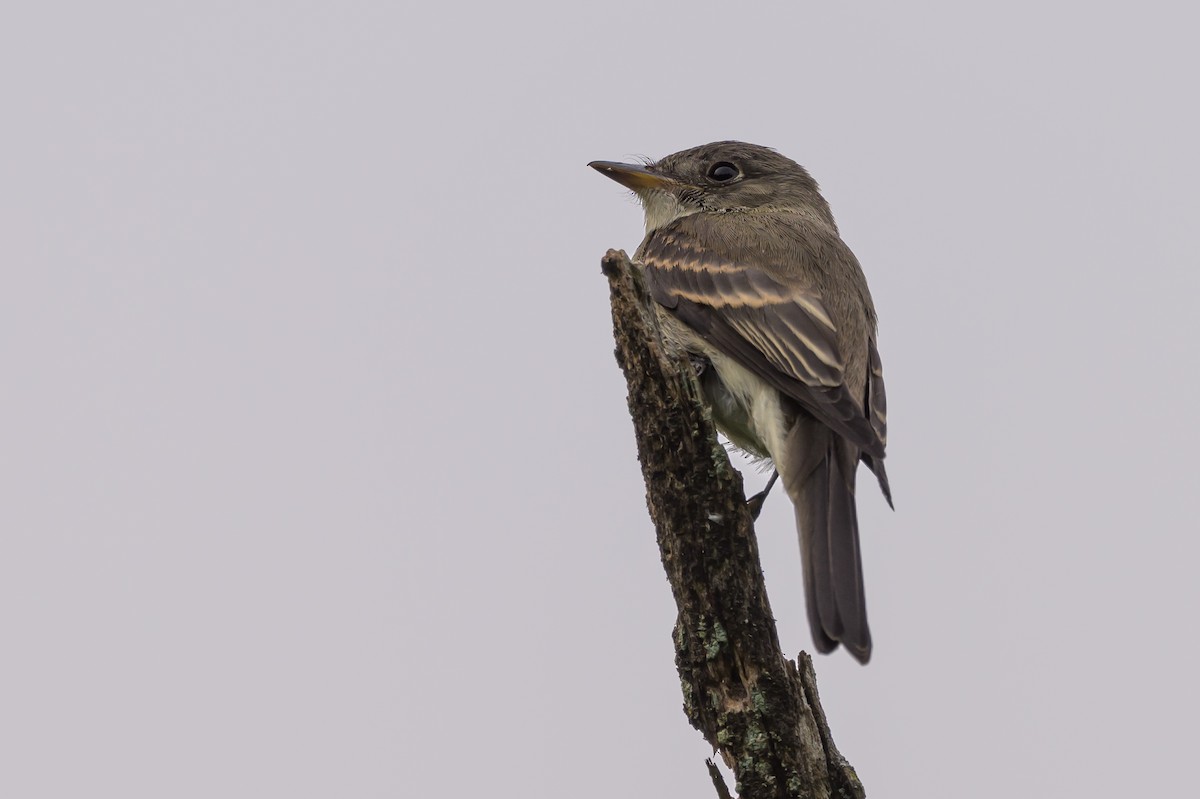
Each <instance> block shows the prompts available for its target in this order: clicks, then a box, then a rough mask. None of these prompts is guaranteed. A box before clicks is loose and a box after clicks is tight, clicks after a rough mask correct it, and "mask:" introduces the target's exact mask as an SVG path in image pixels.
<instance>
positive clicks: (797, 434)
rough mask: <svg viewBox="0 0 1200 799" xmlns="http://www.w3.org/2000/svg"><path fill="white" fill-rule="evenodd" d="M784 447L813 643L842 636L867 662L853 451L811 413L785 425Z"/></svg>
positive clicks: (820, 645)
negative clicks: (785, 448)
mask: <svg viewBox="0 0 1200 799" xmlns="http://www.w3.org/2000/svg"><path fill="white" fill-rule="evenodd" d="M787 452H788V455H789V457H788V459H787V466H788V468H787V470H786V473H784V472H783V470H781V474H782V476H783V480H784V486H785V488H786V489H787V493H788V496H790V497H791V500H792V503H793V504H794V505H795V506H796V527H797V528H798V530H799V533H800V553H801V557H802V558H803V560H804V593H805V598H806V600H807V604H808V623H809V626H810V627H811V628H812V635H813V643H814V644H815V645H816V648H817V651H819V652H831V651H833V650H834V649H836V648H837V645H838V644H839V643H842V644H845V645H846V648H847V649H848V650H850V653H851V654H852V655H854V657H855V658H856V659H857V660H858V661H859V662H860V663H866V662H867V661H868V660H869V659H870V657H871V632H870V630H869V629H868V628H867V604H866V596H865V594H864V592H863V574H862V559H861V557H860V554H859V544H858V513H857V511H856V510H855V505H854V475H855V469H856V467H857V466H858V451H857V450H856V449H855V447H854V446H853V445H851V444H850V443H849V442H847V441H846V440H845V439H843V438H842V437H841V436H839V435H837V434H836V433H834V432H833V431H832V430H830V429H829V428H827V427H826V426H825V425H823V424H821V423H820V422H818V421H817V420H816V419H813V418H812V417H808V416H806V415H802V416H801V418H799V419H797V420H796V423H795V425H794V426H793V427H792V429H791V430H790V431H789V432H788V437H787Z"/></svg>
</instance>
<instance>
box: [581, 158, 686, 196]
mask: <svg viewBox="0 0 1200 799" xmlns="http://www.w3.org/2000/svg"><path fill="white" fill-rule="evenodd" d="M588 166H590V167H591V168H592V169H594V170H596V171H597V172H599V173H600V174H601V175H606V176H608V177H610V178H612V179H613V180H615V181H616V182H617V183H620V184H621V185H622V186H625V187H626V188H629V189H633V190H634V191H645V190H646V189H665V188H666V187H667V186H670V185H671V184H672V183H674V182H675V181H674V180H672V179H671V178H668V177H666V176H665V175H660V174H659V173H657V172H652V171H651V170H650V169H647V168H646V167H644V166H642V165H641V164H622V163H620V162H618V161H592V162H591V163H590V164H588Z"/></svg>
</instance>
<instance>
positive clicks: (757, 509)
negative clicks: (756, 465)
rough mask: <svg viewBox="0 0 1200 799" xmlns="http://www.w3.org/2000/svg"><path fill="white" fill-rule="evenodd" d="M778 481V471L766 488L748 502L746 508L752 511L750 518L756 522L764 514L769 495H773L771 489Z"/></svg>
mask: <svg viewBox="0 0 1200 799" xmlns="http://www.w3.org/2000/svg"><path fill="white" fill-rule="evenodd" d="M778 479H779V472H778V471H776V472H774V473H773V474H772V475H771V479H770V480H768V481H767V487H766V488H764V489H763V490H762V491H759V492H758V493H757V494H755V495H754V496H752V497H750V499H748V500H746V507H747V508H749V509H750V518H751V519H753V520H754V521H758V514H760V513H762V508H763V503H764V502H766V501H767V494H770V493H771V488H772V487H774V485H775V481H776V480H778Z"/></svg>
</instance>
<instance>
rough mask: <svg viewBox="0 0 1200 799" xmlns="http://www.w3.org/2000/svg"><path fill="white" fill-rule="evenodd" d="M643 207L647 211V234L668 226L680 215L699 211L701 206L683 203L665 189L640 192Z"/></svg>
mask: <svg viewBox="0 0 1200 799" xmlns="http://www.w3.org/2000/svg"><path fill="white" fill-rule="evenodd" d="M638 199H639V200H641V202H642V209H643V210H644V211H645V212H646V234H647V235H649V234H650V233H651V232H652V231H655V230H658V229H659V228H660V227H666V226H667V225H669V224H671V223H672V222H674V221H675V220H676V219H679V218H680V217H684V216H688V215H689V214H694V213H696V212H698V211H699V210H700V209H699V208H694V207H689V206H686V205H683V204H682V203H680V202H679V200H677V199H675V195H674V194H671V193H670V192H665V191H647V192H646V193H644V194H642V193H639V194H638Z"/></svg>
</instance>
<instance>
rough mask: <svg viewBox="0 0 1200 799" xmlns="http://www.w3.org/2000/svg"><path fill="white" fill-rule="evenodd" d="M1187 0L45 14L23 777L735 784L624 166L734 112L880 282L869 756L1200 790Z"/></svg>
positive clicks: (789, 609)
mask: <svg viewBox="0 0 1200 799" xmlns="http://www.w3.org/2000/svg"><path fill="white" fill-rule="evenodd" d="M30 5H32V4H30ZM1131 5H1132V4H1131ZM1185 8H1186V5H1185V4H1183V3H1179V4H1166V3H1159V4H1154V3H1150V4H1144V3H1143V4H1138V7H1137V9H1136V10H1134V9H1132V8H1129V9H1121V8H1118V7H1117V6H1116V4H1106V3H1100V4H1097V3H1084V2H1078V3H1064V2H1055V3H1044V2H1016V3H1002V4H994V3H993V4H986V5H983V4H963V3H956V2H916V3H902V4H874V7H872V8H868V7H856V8H853V9H837V10H831V9H828V8H820V7H818V5H817V4H815V3H782V2H781V3H775V4H758V3H739V4H736V5H735V4H727V3H713V2H699V1H697V0H693V1H692V2H686V3H683V2H681V3H671V4H668V3H651V4H647V3H644V2H609V3H604V4H598V3H597V4H587V5H572V4H562V3H551V2H542V3H534V2H512V3H497V4H482V3H479V4H474V5H472V4H465V5H463V4H457V5H452V4H433V3H426V4H423V5H422V6H421V7H419V8H414V7H412V5H411V4H406V3H397V4H385V3H378V4H364V3H327V4H315V3H297V2H287V3H285V2H275V3H250V4H247V3H206V4H182V3H161V2H160V3H145V4H129V3H109V4H54V3H47V4H39V5H38V6H37V9H36V10H30V9H28V8H27V9H26V10H24V11H21V10H15V9H14V8H9V9H7V10H6V11H4V12H3V13H2V14H0V31H2V32H0V83H2V86H0V88H2V95H0V96H2V102H3V132H2V134H0V141H2V142H3V149H2V154H0V231H2V232H0V257H2V264H3V272H2V276H3V285H2V286H0V292H2V293H0V348H2V350H0V366H2V368H3V379H2V381H0V410H2V414H0V419H2V421H0V486H2V491H3V501H2V503H0V636H2V645H3V652H2V658H0V752H2V755H0V757H2V759H3V765H2V766H0V794H2V795H4V796H6V797H81V796H105V797H107V796H113V797H164V796H170V797H211V796H230V797H263V796H287V797H330V796H339V797H341V796H346V797H376V796H377V797H383V796H402V795H411V796H447V797H460V796H461V797H475V796H517V795H521V796H529V797H561V796H571V797H611V796H647V797H649V796H709V795H711V791H712V787H711V785H710V784H709V783H708V778H707V776H706V774H705V770H704V767H703V763H702V760H703V758H704V757H705V756H706V755H707V754H709V750H708V749H707V747H706V746H705V745H704V743H703V742H702V740H701V738H700V736H699V734H698V733H696V732H695V731H694V730H692V729H691V728H690V727H689V726H688V725H687V722H686V720H685V718H684V715H683V713H682V711H681V695H680V692H679V687H678V683H677V680H676V677H675V672H674V664H673V650H672V646H671V634H670V633H671V625H672V623H673V620H674V606H673V603H672V601H671V598H670V594H669V591H668V587H667V584H666V581H665V579H664V577H663V573H662V569H661V566H660V564H659V562H658V557H657V551H656V548H655V544H654V537H653V531H652V529H651V527H650V525H649V522H648V520H647V517H646V513H645V509H644V504H643V488H642V483H641V476H640V473H639V471H638V465H637V461H636V456H635V452H634V443H633V435H632V430H631V426H630V423H629V420H628V417H627V414H626V410H625V403H624V393H625V387H624V383H623V380H622V378H621V376H620V373H619V371H618V369H617V366H616V364H615V363H614V360H613V357H612V342H611V337H610V328H609V318H608V298H607V289H606V285H605V282H604V280H603V278H602V277H601V275H600V270H599V260H600V256H601V255H602V254H603V253H604V251H605V249H606V248H608V247H610V246H615V247H623V248H626V249H627V250H630V251H632V249H633V248H634V247H636V245H637V244H638V241H639V240H640V237H641V212H640V210H639V208H638V207H637V205H636V203H635V202H634V201H633V199H632V198H631V197H630V196H629V194H628V193H627V192H624V191H623V190H622V189H621V188H620V187H619V186H617V185H616V184H614V183H612V182H611V181H608V180H605V179H604V178H603V177H601V176H599V175H597V174H595V173H594V172H592V171H591V170H589V169H587V168H586V167H585V164H586V163H587V161H589V160H592V159H613V160H617V159H622V158H629V157H632V156H635V155H648V156H652V157H658V156H662V155H665V154H667V153H670V152H673V151H675V150H679V149H683V148H685V147H689V146H693V145H696V144H700V143H703V142H706V141H711V140H715V139H722V138H738V139H743V140H747V141H752V142H756V143H761V144H766V145H769V146H773V147H776V148H778V149H779V150H781V151H782V152H784V153H785V154H787V155H789V156H792V157H793V158H795V159H796V160H798V161H800V162H801V163H803V164H805V165H806V166H807V167H808V168H809V169H810V170H811V171H812V172H813V174H814V175H815V176H816V177H817V179H818V180H819V181H820V182H821V183H822V186H823V187H824V191H825V195H826V197H827V198H828V199H829V200H830V202H831V203H832V205H833V209H834V212H835V214H836V216H837V218H838V220H839V223H840V225H841V228H842V233H843V236H844V237H845V239H846V240H847V241H848V242H849V244H850V245H851V247H853V248H854V250H855V251H856V253H857V254H858V256H859V258H860V260H861V261H862V263H863V265H864V268H865V270H866V272H867V275H868V278H869V280H870V283H871V286H872V290H873V292H874V296H875V300H876V304H877V306H878V308H879V311H880V316H881V320H882V322H881V349H882V353H883V358H884V364H885V369H886V373H887V380H888V392H889V400H890V402H891V408H890V411H891V412H890V422H891V428H890V432H891V438H890V442H889V443H890V448H889V456H890V457H889V462H888V468H889V471H890V473H891V475H892V485H893V487H894V490H895V494H896V507H897V510H896V512H895V513H892V512H890V511H888V510H887V509H886V507H885V505H884V503H883V501H882V499H881V498H880V496H879V495H878V492H877V491H876V490H875V488H874V486H873V485H872V481H870V480H864V481H863V491H862V496H861V499H860V503H859V505H860V513H861V516H862V527H863V531H864V549H865V560H866V574H867V587H868V598H869V604H870V609H871V619H872V625H873V630H874V633H875V641H876V650H875V657H874V659H873V661H872V663H871V665H870V666H868V667H866V668H862V667H859V666H858V665H857V664H856V663H854V662H853V661H852V660H851V659H850V658H849V657H848V656H846V655H845V653H838V654H837V655H836V656H831V657H821V658H818V661H817V670H818V676H819V679H820V687H821V691H822V696H823V698H824V702H825V707H826V709H827V711H828V713H829V715H830V718H831V721H832V725H833V731H834V734H835V737H836V740H837V743H838V744H839V746H840V747H841V749H842V751H843V752H844V754H845V755H846V756H847V757H848V758H849V759H850V761H851V762H852V763H853V764H854V765H855V767H856V768H857V770H858V773H859V774H860V776H861V777H862V779H863V781H864V783H865V784H866V786H867V789H868V791H869V792H870V794H871V795H872V796H877V797H916V796H922V797H929V796H946V797H959V796H972V797H1011V796H1014V795H1019V796H1039V797H1040V796H1046V797H1051V796H1126V795H1130V794H1134V793H1136V794H1138V795H1174V794H1180V793H1183V792H1185V790H1186V789H1185V787H1184V786H1186V785H1189V784H1192V783H1193V782H1194V780H1193V779H1192V778H1191V771H1192V766H1191V763H1192V759H1193V758H1194V755H1195V743H1196V732H1195V726H1194V722H1195V717H1196V714H1197V713H1198V712H1200V697H1198V695H1197V694H1198V691H1197V687H1196V684H1197V683H1196V677H1195V675H1196V673H1197V671H1198V670H1200V645H1198V644H1197V641H1196V637H1195V613H1196V610H1197V608H1198V606H1200V588H1197V584H1196V580H1195V579H1194V577H1193V573H1194V572H1193V570H1194V568H1195V562H1196V558H1197V555H1198V554H1200V546H1198V545H1197V537H1196V533H1197V524H1196V522H1195V519H1194V518H1193V515H1192V513H1193V511H1192V507H1193V502H1192V500H1193V498H1194V495H1195V490H1196V489H1195V478H1196V458H1195V452H1196V449H1197V447H1198V445H1200V434H1198V426H1197V423H1196V411H1195V407H1196V404H1197V401H1198V400H1200V396H1198V394H1200V381H1198V379H1197V362H1198V360H1200V359H1198V353H1197V346H1196V335H1197V333H1198V332H1200V324H1198V322H1197V320H1196V316H1195V313H1196V312H1195V298H1196V296H1197V292H1198V290H1200V279H1198V277H1197V267H1198V260H1200V259H1198V258H1197V255H1196V247H1195V243H1194V238H1195V231H1196V219H1197V215H1198V213H1200V195H1198V193H1197V185H1198V181H1200V168H1198V163H1200V159H1198V158H1197V154H1196V142H1197V141H1200V112H1198V110H1197V102H1196V80H1197V75H1198V74H1200V57H1198V56H1197V55H1196V47H1195V30H1196V23H1197V19H1196V15H1195V12H1194V11H1185V10H1183V9H1185ZM762 479H763V478H762V476H761V475H758V474H756V473H751V474H750V475H749V476H748V478H747V480H748V488H750V489H755V488H756V487H757V486H759V485H761V482H762ZM758 527H759V537H760V542H761V547H762V555H763V562H764V567H765V570H766V574H767V580H768V586H769V588H770V591H771V600H772V603H773V606H774V609H775V612H776V614H777V616H778V621H779V627H780V634H781V636H782V639H783V641H784V644H785V646H786V647H787V649H788V650H789V651H792V652H795V651H798V650H799V649H801V648H803V647H807V646H809V638H808V632H807V628H806V625H805V622H804V611H803V605H802V594H801V590H800V585H799V578H800V564H799V558H798V550H797V545H796V541H795V533H794V531H793V529H792V522H791V511H790V508H789V506H788V503H787V502H786V501H784V500H783V499H782V495H780V496H779V497H777V498H775V499H774V500H773V501H772V502H771V503H769V504H768V506H767V508H766V511H765V513H764V516H763V518H762V520H761V522H760V524H759V526H758Z"/></svg>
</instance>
